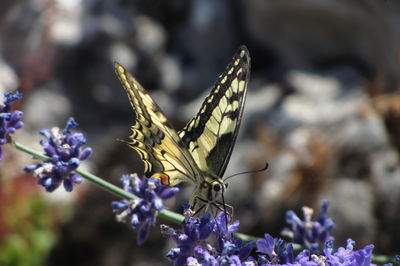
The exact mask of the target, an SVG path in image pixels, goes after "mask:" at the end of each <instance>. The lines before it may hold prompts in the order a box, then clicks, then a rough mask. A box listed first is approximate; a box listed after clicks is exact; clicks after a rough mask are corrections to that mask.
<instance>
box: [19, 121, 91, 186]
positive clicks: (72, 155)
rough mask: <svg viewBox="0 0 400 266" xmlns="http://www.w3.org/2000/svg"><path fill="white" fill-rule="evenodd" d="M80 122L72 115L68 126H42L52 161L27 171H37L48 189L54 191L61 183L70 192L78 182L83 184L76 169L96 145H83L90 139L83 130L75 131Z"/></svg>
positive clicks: (46, 147)
mask: <svg viewBox="0 0 400 266" xmlns="http://www.w3.org/2000/svg"><path fill="white" fill-rule="evenodd" d="M77 126H78V124H77V123H76V122H75V120H74V119H73V118H70V119H69V120H68V122H67V125H66V127H65V129H64V130H61V129H60V128H58V127H54V128H52V129H51V130H49V129H42V130H41V131H40V134H41V135H43V136H44V137H45V138H46V139H44V140H41V141H40V145H42V147H43V149H44V154H45V155H46V156H48V157H50V160H49V161H46V162H44V163H39V164H35V165H28V166H26V167H25V168H24V170H25V171H26V172H33V174H34V175H35V176H36V177H37V178H38V184H40V185H42V186H43V187H44V188H45V189H46V191H48V192H52V191H54V190H55V189H56V188H58V187H59V186H60V185H61V183H63V185H64V189H65V190H66V191H68V192H71V191H72V190H73V185H74V184H80V183H82V181H83V178H82V177H81V176H80V175H78V174H77V173H75V172H74V171H75V170H76V169H77V168H78V166H79V165H80V162H81V161H82V160H85V159H86V158H88V157H89V155H90V154H91V153H92V149H91V148H89V147H87V148H82V146H83V145H85V144H86V139H85V137H84V135H83V134H82V133H72V132H71V129H75V128H76V127H77Z"/></svg>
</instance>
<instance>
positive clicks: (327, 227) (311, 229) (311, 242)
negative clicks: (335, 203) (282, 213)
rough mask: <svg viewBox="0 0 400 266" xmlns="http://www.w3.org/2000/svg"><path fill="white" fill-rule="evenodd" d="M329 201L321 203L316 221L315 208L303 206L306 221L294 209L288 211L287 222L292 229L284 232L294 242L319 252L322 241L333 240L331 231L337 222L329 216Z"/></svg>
mask: <svg viewBox="0 0 400 266" xmlns="http://www.w3.org/2000/svg"><path fill="white" fill-rule="evenodd" d="M328 206H329V203H328V201H323V202H322V204H321V208H322V210H321V212H320V213H319V214H318V216H317V219H316V220H315V221H313V220H312V215H313V213H314V210H313V209H311V208H308V207H303V215H304V221H303V220H301V219H300V218H299V217H298V216H297V215H296V214H295V213H294V212H293V211H288V212H287V213H286V222H287V223H288V224H289V225H290V226H291V228H290V229H285V230H283V232H282V234H283V235H285V236H287V237H289V238H290V239H291V240H292V241H293V242H294V243H298V244H301V245H303V246H305V247H307V248H308V249H310V250H311V251H312V252H313V253H317V251H318V247H319V244H320V243H325V242H326V241H327V240H333V237H332V236H331V235H330V232H331V231H332V229H333V228H334V226H335V224H334V222H333V220H332V219H331V218H329V217H328V216H327V209H328Z"/></svg>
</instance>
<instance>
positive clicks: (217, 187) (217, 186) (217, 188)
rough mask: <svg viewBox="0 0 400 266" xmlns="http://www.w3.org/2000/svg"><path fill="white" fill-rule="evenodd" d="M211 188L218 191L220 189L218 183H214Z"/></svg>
mask: <svg viewBox="0 0 400 266" xmlns="http://www.w3.org/2000/svg"><path fill="white" fill-rule="evenodd" d="M213 189H214V191H217V192H218V191H220V190H221V185H220V184H215V185H214V186H213Z"/></svg>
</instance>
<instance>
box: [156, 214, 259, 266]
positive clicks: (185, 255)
mask: <svg viewBox="0 0 400 266" xmlns="http://www.w3.org/2000/svg"><path fill="white" fill-rule="evenodd" d="M227 218H228V217H226V216H225V213H223V212H221V213H219V215H218V216H217V217H216V218H215V219H211V218H210V215H209V214H206V215H204V216H203V217H201V218H193V217H187V218H186V219H185V221H184V223H183V224H182V227H183V232H179V231H176V230H174V229H173V228H171V227H169V226H166V225H161V232H162V234H163V235H164V236H168V237H171V238H172V239H173V240H174V241H175V243H176V244H177V247H176V248H173V249H171V250H170V251H169V252H168V254H167V257H168V259H169V260H171V261H173V262H174V265H187V264H189V265H241V264H240V263H241V262H242V261H244V260H245V259H246V258H248V257H249V254H250V252H251V250H252V248H253V243H249V244H247V245H244V244H243V242H242V241H241V240H240V239H235V238H234V237H233V233H234V232H236V231H237V228H238V226H239V222H238V221H236V222H234V223H232V224H228V225H227V224H226V221H227ZM213 242H215V243H216V245H215V247H214V246H212V243H213Z"/></svg>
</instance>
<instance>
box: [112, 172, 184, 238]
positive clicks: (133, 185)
mask: <svg viewBox="0 0 400 266" xmlns="http://www.w3.org/2000/svg"><path fill="white" fill-rule="evenodd" d="M121 182H122V184H123V188H124V190H125V191H127V192H129V193H131V194H134V195H136V196H137V197H138V198H137V199H136V200H125V199H124V200H121V201H114V202H112V207H113V209H114V213H116V214H117V220H119V221H121V222H126V221H130V223H131V225H132V227H133V228H135V229H139V232H138V243H139V245H141V244H143V243H144V241H145V240H146V239H147V238H148V236H149V233H150V225H153V224H154V223H155V221H156V215H157V213H158V212H159V211H161V210H162V209H163V208H164V205H163V200H165V199H168V198H170V197H172V196H174V195H175V193H176V192H178V191H179V189H178V188H177V187H169V186H165V185H162V184H161V182H160V180H159V179H154V178H146V177H144V178H142V179H141V178H139V177H138V176H137V175H123V176H122V177H121Z"/></svg>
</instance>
